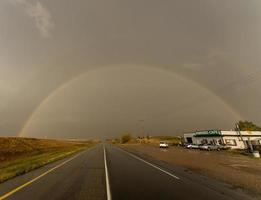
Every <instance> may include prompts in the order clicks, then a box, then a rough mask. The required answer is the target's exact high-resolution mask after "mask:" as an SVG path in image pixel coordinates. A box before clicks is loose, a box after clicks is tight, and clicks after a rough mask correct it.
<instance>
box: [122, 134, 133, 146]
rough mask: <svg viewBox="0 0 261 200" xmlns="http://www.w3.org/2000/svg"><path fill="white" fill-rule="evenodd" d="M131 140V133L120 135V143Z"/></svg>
mask: <svg viewBox="0 0 261 200" xmlns="http://www.w3.org/2000/svg"><path fill="white" fill-rule="evenodd" d="M130 140H131V135H130V134H129V133H126V134H124V135H122V136H121V143H123V144H124V143H127V142H129V141H130Z"/></svg>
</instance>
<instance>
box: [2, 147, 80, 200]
mask: <svg viewBox="0 0 261 200" xmlns="http://www.w3.org/2000/svg"><path fill="white" fill-rule="evenodd" d="M82 153H84V151H83V152H81V153H78V154H76V155H75V156H73V157H71V158H70V159H68V160H66V161H64V162H62V163H60V164H58V165H56V166H55V167H53V168H51V169H49V170H48V171H46V172H44V173H42V174H41V175H39V176H37V177H35V178H34V179H32V180H30V181H28V182H26V183H24V184H23V185H20V186H19V187H17V188H15V189H13V190H11V191H10V192H8V193H6V194H4V195H3V196H0V200H4V199H6V198H7V197H9V196H11V195H12V194H14V193H16V192H18V191H19V190H21V189H23V188H25V187H26V186H28V185H30V184H32V183H33V182H35V181H37V180H38V179H40V178H42V177H43V176H45V175H47V174H49V173H51V172H52V171H54V170H55V169H57V168H59V167H62V166H63V165H65V164H66V163H68V162H70V161H71V160H73V159H75V158H77V157H78V156H80V155H81V154H82Z"/></svg>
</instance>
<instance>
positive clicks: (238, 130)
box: [236, 123, 247, 148]
mask: <svg viewBox="0 0 261 200" xmlns="http://www.w3.org/2000/svg"><path fill="white" fill-rule="evenodd" d="M236 130H237V132H238V134H239V136H240V139H241V141H242V142H243V144H244V148H246V147H247V146H246V143H245V141H244V140H243V137H242V135H241V131H240V128H239V125H238V123H236Z"/></svg>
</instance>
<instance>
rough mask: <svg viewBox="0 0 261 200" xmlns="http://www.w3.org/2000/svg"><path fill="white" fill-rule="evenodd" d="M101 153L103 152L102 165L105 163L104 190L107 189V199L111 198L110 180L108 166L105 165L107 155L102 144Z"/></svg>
mask: <svg viewBox="0 0 261 200" xmlns="http://www.w3.org/2000/svg"><path fill="white" fill-rule="evenodd" d="M103 153H104V156H103V157H104V165H105V176H106V191H107V200H111V190H110V180H109V174H108V166H107V157H106V150H105V147H104V146H103Z"/></svg>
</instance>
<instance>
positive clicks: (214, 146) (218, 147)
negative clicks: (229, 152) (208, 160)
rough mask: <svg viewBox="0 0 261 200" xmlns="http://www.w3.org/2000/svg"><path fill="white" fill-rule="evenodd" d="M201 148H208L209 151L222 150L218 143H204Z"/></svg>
mask: <svg viewBox="0 0 261 200" xmlns="http://www.w3.org/2000/svg"><path fill="white" fill-rule="evenodd" d="M200 149H201V150H207V151H220V150H221V147H220V146H218V145H210V144H204V145H201V146H200Z"/></svg>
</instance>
